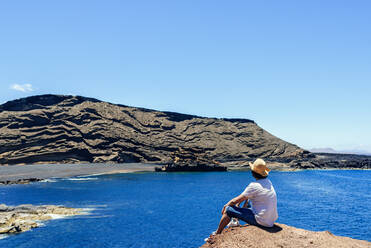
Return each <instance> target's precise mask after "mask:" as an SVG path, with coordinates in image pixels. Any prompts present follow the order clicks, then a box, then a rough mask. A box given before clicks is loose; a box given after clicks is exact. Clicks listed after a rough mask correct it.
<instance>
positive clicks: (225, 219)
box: [216, 212, 231, 234]
mask: <svg viewBox="0 0 371 248" xmlns="http://www.w3.org/2000/svg"><path fill="white" fill-rule="evenodd" d="M230 220H231V218H229V216H228V215H227V214H226V213H225V212H224V214H223V216H222V218H221V219H220V222H219V226H218V230H216V234H221V233H222V231H223V229H224V227H226V225H228V223H229V221H230Z"/></svg>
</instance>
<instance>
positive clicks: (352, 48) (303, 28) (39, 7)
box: [0, 0, 371, 152]
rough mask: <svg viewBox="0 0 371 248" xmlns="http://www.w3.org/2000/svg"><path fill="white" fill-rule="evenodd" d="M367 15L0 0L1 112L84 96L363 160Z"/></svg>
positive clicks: (327, 5)
mask: <svg viewBox="0 0 371 248" xmlns="http://www.w3.org/2000/svg"><path fill="white" fill-rule="evenodd" d="M370 12H371V1H368V0H365V1H358V0H354V1H342V0H334V1H332V0H325V1H324V0H318V1H316V0H311V1H297V0H295V1H284V0H283V1H275V0H272V1H245V0H244V1H214V0H213V1H206V0H202V1H189V0H187V1H174V0H171V1H170V0H169V1H110V0H105V1H93V0H89V1H78V0H63V1H37V0H33V1H28V0H27V1H1V3H0V90H1V91H0V92H1V94H0V103H4V102H6V101H8V100H13V99H16V98H21V97H26V96H29V95H36V94H45V93H53V94H73V95H83V96H89V97H95V98H98V99H101V100H105V101H109V102H113V103H121V104H126V105H131V106H140V107H146V108H152V109H158V110H168V111H176V112H182V113H189V114H196V115H201V116H208V117H239V118H249V119H253V120H255V121H256V122H257V123H258V124H259V125H260V126H261V127H263V128H265V129H266V130H267V131H269V132H271V133H272V134H274V135H276V136H278V137H280V138H283V139H285V140H287V141H290V142H292V143H295V144H297V145H299V146H301V147H304V148H312V147H332V148H335V149H363V150H368V151H369V152H371V28H370V27H371V15H370ZM22 90H23V91H22Z"/></svg>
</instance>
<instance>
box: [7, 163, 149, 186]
mask: <svg viewBox="0 0 371 248" xmlns="http://www.w3.org/2000/svg"><path fill="white" fill-rule="evenodd" d="M154 167H155V165H153V164H142V163H130V164H129V163H128V164H33V165H9V166H0V182H1V181H7V180H8V181H16V180H18V179H29V178H37V179H48V178H53V177H54V178H62V177H75V176H87V175H97V174H98V175H100V174H115V173H130V172H142V171H154Z"/></svg>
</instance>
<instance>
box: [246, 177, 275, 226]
mask: <svg viewBox="0 0 371 248" xmlns="http://www.w3.org/2000/svg"><path fill="white" fill-rule="evenodd" d="M242 195H244V196H246V197H247V198H249V199H250V201H251V207H252V211H253V212H254V214H255V219H256V222H258V223H259V224H260V225H262V226H267V227H272V226H273V224H274V222H275V221H276V220H277V218H278V213H277V196H276V191H275V190H274V187H273V185H272V182H271V181H270V180H269V179H268V178H265V179H259V180H257V181H256V182H252V183H250V184H249V186H247V187H246V189H245V191H244V192H242Z"/></svg>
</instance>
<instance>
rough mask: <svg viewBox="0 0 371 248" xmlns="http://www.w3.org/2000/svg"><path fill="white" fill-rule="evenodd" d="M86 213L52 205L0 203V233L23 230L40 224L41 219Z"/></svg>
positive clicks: (12, 232)
mask: <svg viewBox="0 0 371 248" xmlns="http://www.w3.org/2000/svg"><path fill="white" fill-rule="evenodd" d="M81 214H86V213H85V212H83V211H82V210H81V209H74V208H67V207H62V206H53V205H42V206H33V205H29V204H27V205H19V206H15V207H14V206H7V205H4V204H0V234H14V233H19V232H25V231H28V230H30V229H32V228H35V227H38V226H40V224H41V222H42V221H46V220H50V219H53V218H55V217H67V216H73V215H81Z"/></svg>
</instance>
